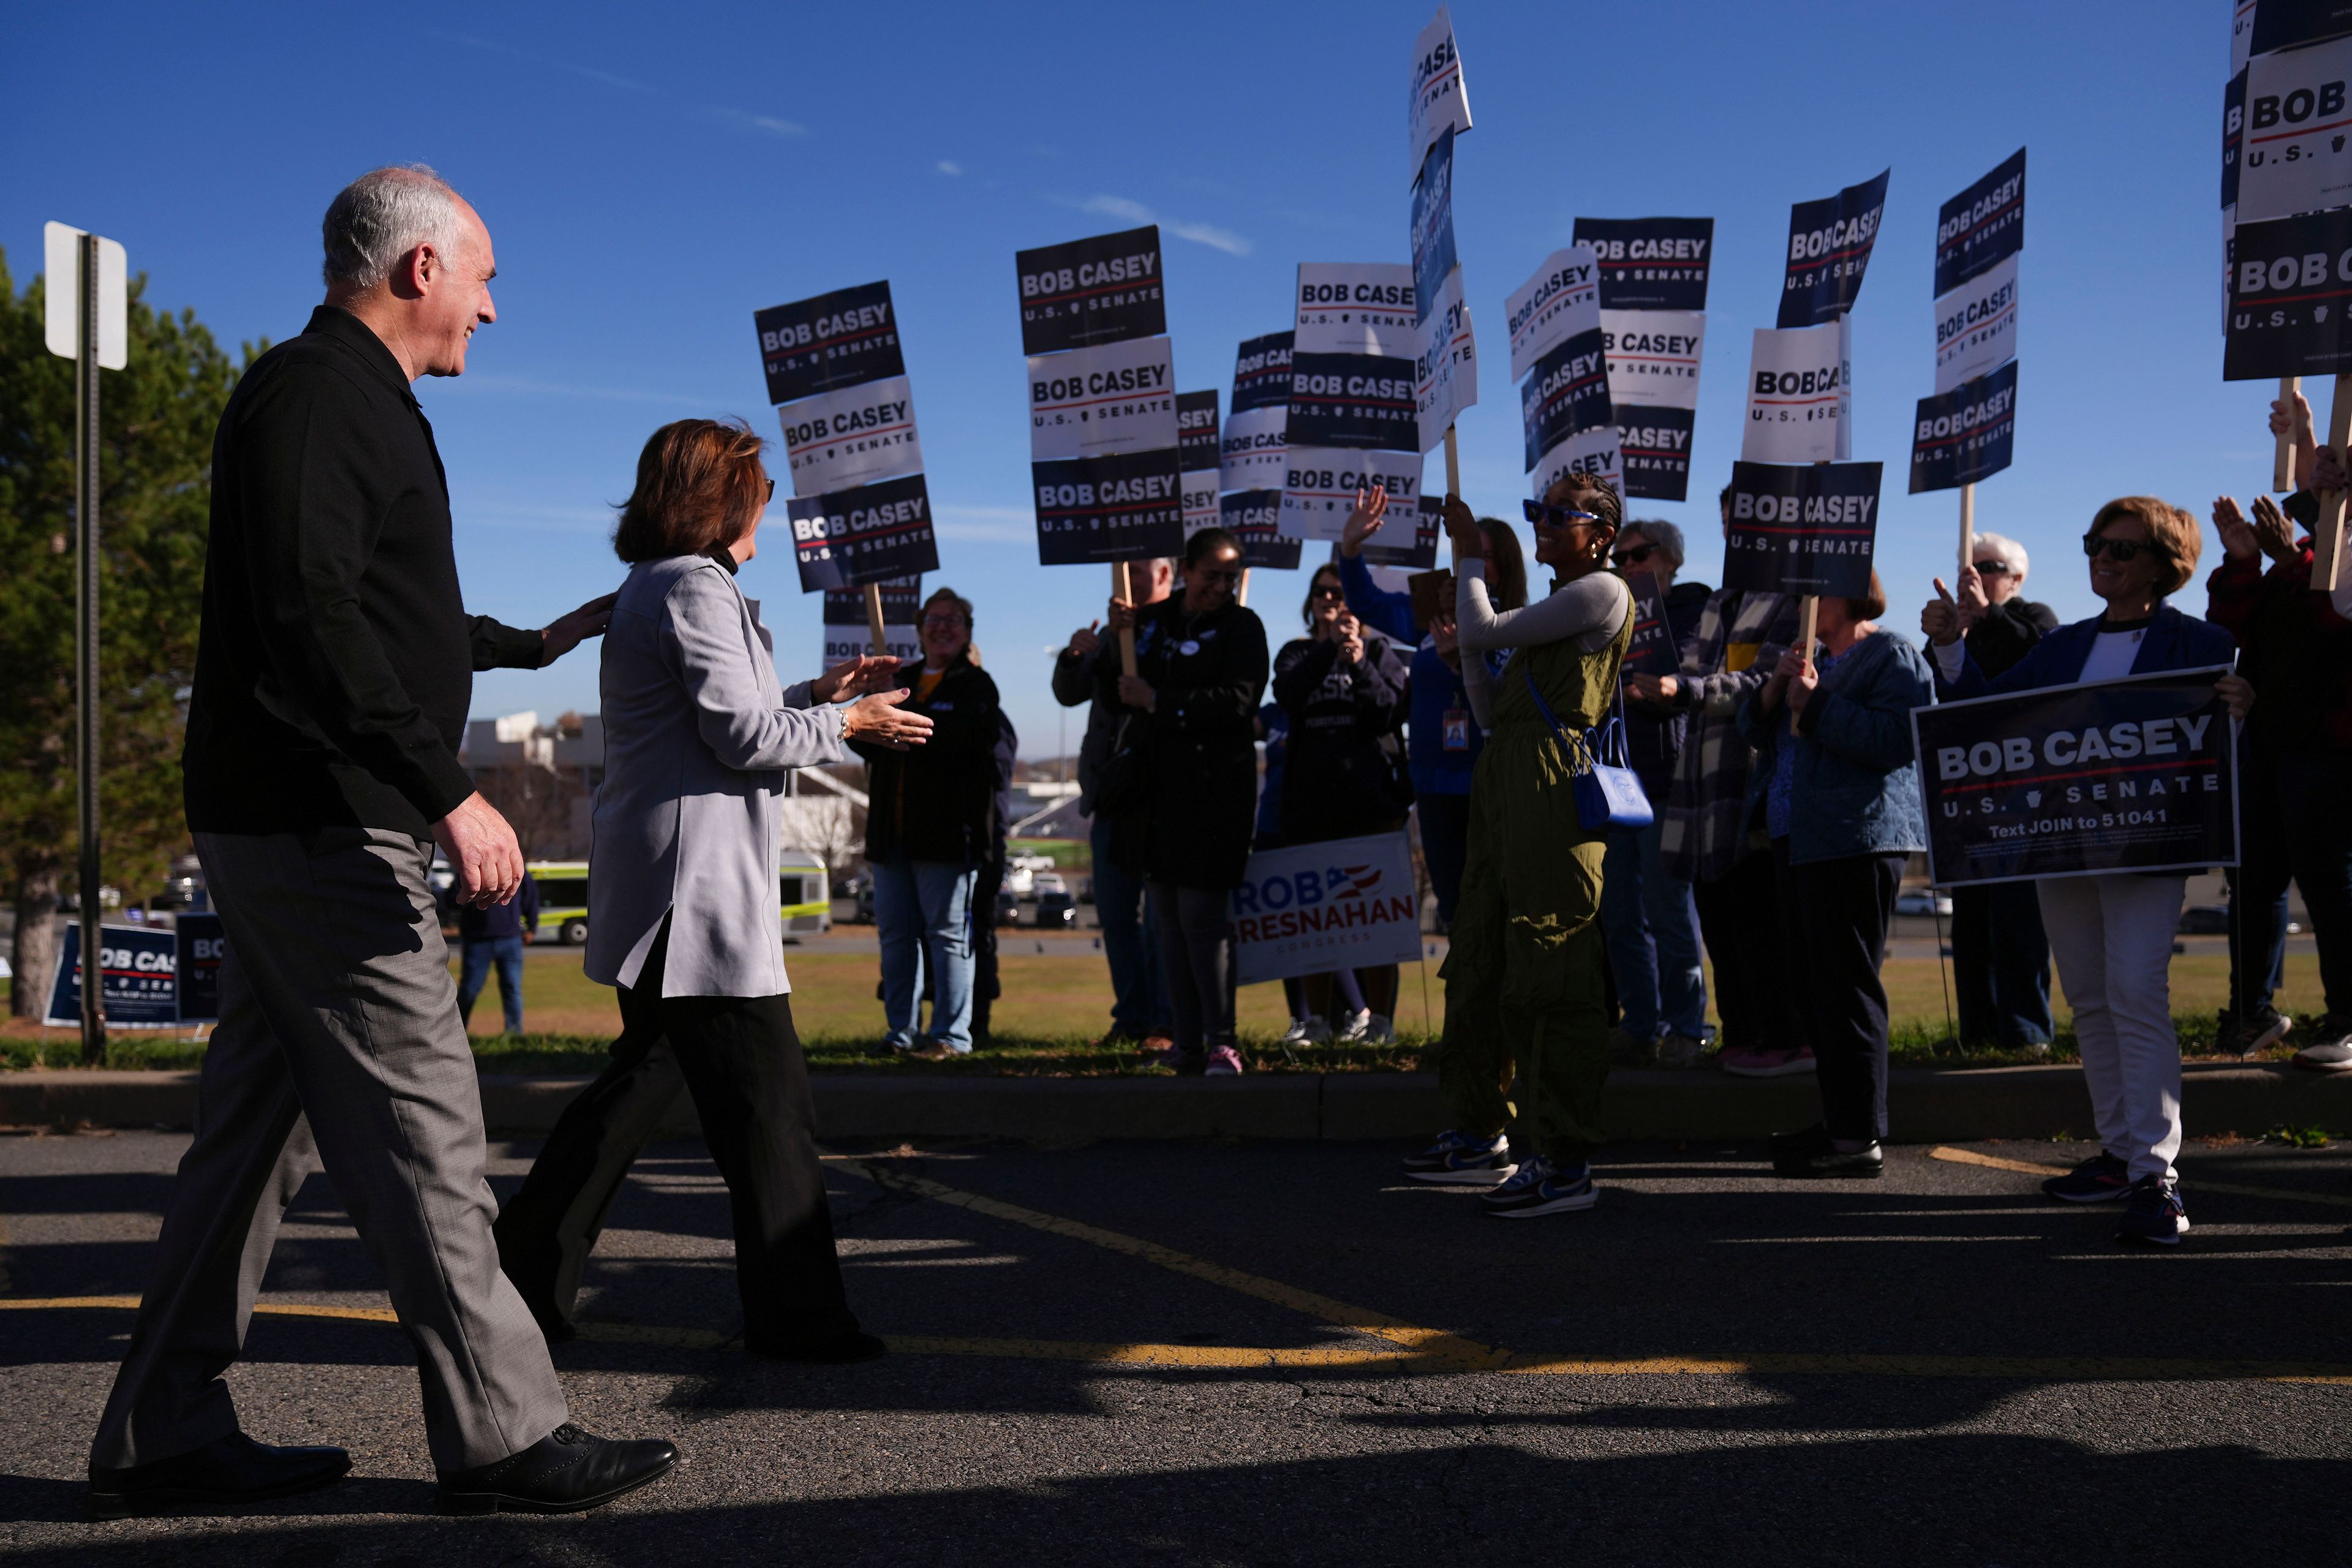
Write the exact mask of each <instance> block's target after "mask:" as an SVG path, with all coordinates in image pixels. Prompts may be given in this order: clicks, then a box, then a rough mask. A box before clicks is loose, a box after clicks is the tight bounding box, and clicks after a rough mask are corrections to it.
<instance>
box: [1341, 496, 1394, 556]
mask: <svg viewBox="0 0 2352 1568" xmlns="http://www.w3.org/2000/svg"><path fill="white" fill-rule="evenodd" d="M1388 514H1389V492H1388V491H1387V490H1385V489H1381V487H1379V486H1377V485H1375V486H1374V487H1372V488H1371V489H1368V490H1365V489H1360V490H1358V491H1357V492H1356V510H1353V511H1351V512H1349V514H1348V522H1347V526H1346V527H1344V528H1342V529H1340V531H1339V553H1340V554H1342V555H1345V556H1347V557H1348V558H1349V560H1353V559H1354V558H1355V557H1357V556H1359V555H1361V554H1362V553H1363V552H1364V541H1365V540H1367V539H1370V537H1371V536H1372V535H1373V534H1375V533H1378V532H1379V531H1381V521H1382V520H1384V519H1385V518H1386V517H1387V516H1388Z"/></svg>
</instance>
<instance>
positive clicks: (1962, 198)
mask: <svg viewBox="0 0 2352 1568" xmlns="http://www.w3.org/2000/svg"><path fill="white" fill-rule="evenodd" d="M2024 248H2025V149H2024V148H2022V147H2020V148H2019V149H2018V150H2017V151H2016V152H2014V153H2011V154H2010V155H2009V156H2008V158H2006V159H2005V160H2003V161H2002V163H2001V165H2000V168H1998V169H1995V170H1994V171H1993V172H1992V173H1991V174H1987V175H1986V176H1985V177H1984V178H1983V179H1981V180H1979V181H1978V182H1977V183H1976V184H1973V185H1970V186H1969V188H1968V189H1967V190H1965V191H1962V192H1961V193H1960V194H1959V195H1957V196H1954V197H1953V198H1952V199H1951V200H1950V201H1948V202H1946V203H1945V204H1944V205H1943V206H1942V207H1941V208H1940V209H1938V210H1937V214H1936V293H1937V295H1938V296H1939V297H1940V296H1942V295H1945V294H1948V293H1950V292H1951V291H1952V290H1953V289H1957V288H1958V287H1959V286H1960V285H1961V284H1963V283H1965V282H1967V281H1968V280H1969V279H1971V278H1975V277H1978V276H1979V275H1980V274H1982V273H1985V272H1988V271H1990V270H1991V269H1992V268H1995V267H1998V266H1999V265H2000V263H2001V262H2003V261H2006V260H2007V259H2009V258H2011V257H2012V256H2015V255H2016V254H2017V253H2018V252H2019V251H2021V250H2022V249H2024Z"/></svg>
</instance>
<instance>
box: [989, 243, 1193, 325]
mask: <svg viewBox="0 0 2352 1568" xmlns="http://www.w3.org/2000/svg"><path fill="white" fill-rule="evenodd" d="M1013 269H1014V270H1015V271H1016V272H1017V273H1018V274H1019V275H1020V280H1021V352H1022V353H1024V354H1050V353H1062V352H1063V351H1065V350H1066V349H1086V348H1093V347H1095V346H1097V344H1101V343H1116V342H1125V341H1126V340H1127V339H1129V338H1156V337H1160V336H1161V335H1163V334H1165V333H1166V332H1167V331H1168V300H1167V297H1166V295H1165V294H1164V293H1163V291H1162V290H1161V288H1160V227H1159V226H1158V225H1157V224H1151V225H1147V226H1144V227H1142V228H1130V229H1128V230H1125V231H1124V232H1122V233H1119V234H1103V235H1097V236H1096V237H1093V238H1092V239H1074V240H1072V241H1070V242H1069V243H1068V244H1067V245H1049V246H1045V247H1042V248H1040V249H1037V250H1023V251H1018V252H1015V253H1014V255H1013Z"/></svg>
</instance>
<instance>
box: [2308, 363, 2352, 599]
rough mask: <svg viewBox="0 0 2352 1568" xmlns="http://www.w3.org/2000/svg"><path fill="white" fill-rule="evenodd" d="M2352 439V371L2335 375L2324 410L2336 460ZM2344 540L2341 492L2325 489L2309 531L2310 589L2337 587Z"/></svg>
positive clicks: (2330, 447)
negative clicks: (2332, 395)
mask: <svg viewBox="0 0 2352 1568" xmlns="http://www.w3.org/2000/svg"><path fill="white" fill-rule="evenodd" d="M2347 442H2352V375H2339V376H2337V377H2336V396H2335V399H2334V401H2333V403H2332V404H2331V405H2329V407H2328V410H2327V449H2328V450H2329V451H2331V452H2334V453H2335V454H2336V462H2337V463H2339V464H2340V463H2342V462H2343V461H2344V459H2345V455H2346V446H2347ZM2343 542H2344V492H2343V491H2342V490H2325V491H2322V492H2321V494H2320V497H2319V522H2318V524H2317V526H2315V528H2313V529H2312V531H2311V590H2312V592H2313V593H2315V594H2332V593H2334V592H2335V591H2336V572H2337V570H2338V569H2339V567H2340V565H2341V560H2340V558H2341V556H2342V555H2343V550H2342V545H2343Z"/></svg>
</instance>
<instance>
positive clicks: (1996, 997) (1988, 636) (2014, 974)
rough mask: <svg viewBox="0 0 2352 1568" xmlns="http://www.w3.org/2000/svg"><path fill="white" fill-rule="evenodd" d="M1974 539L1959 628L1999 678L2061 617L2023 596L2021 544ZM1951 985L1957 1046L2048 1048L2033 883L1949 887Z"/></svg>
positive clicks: (2044, 960) (2044, 962)
mask: <svg viewBox="0 0 2352 1568" xmlns="http://www.w3.org/2000/svg"><path fill="white" fill-rule="evenodd" d="M1976 541H1977V546H1976V551H1975V554H1974V556H1973V561H1972V565H1971V568H1970V570H1969V571H1967V572H1964V573H1962V574H1960V582H1959V588H1958V604H1959V606H1960V623H1961V625H1963V626H1967V627H1968V631H1967V633H1966V636H1965V640H1966V642H1967V643H1968V646H1969V658H1973V659H1975V660H1976V661H1977V668H1979V669H1981V670H1983V671H1984V672H1985V674H1986V675H1987V676H1989V677H1991V676H1999V675H2000V674H2002V673H2003V672H2004V671H2006V670H2008V669H2009V668H2010V667H2011V666H2012V665H2014V664H2016V663H2017V661H2018V660H2020V659H2021V658H2024V657H2025V656H2026V655H2027V654H2028V653H2029V652H2031V651H2032V647H2033V645H2034V644H2035V643H2038V642H2040V641H2041V640H2042V637H2044V636H2045V635H2047V634H2048V633H2050V632H2052V631H2053V630H2055V629H2056V628H2057V626H2058V616H2057V613H2056V612H2055V611H2053V610H2052V609H2051V608H2050V606H2049V605H2037V604H2035V603H2033V602H2032V600H2029V599H2027V598H2025V597H2024V596H2023V594H2022V590H2023V588H2024V587H2025V572H2026V567H2027V565H2028V564H2029V563H2028V561H2027V558H2026V554H2025V547H2024V546H2023V545H2021V544H2020V543H2018V542H2017V541H2015V540H2013V539H2010V538H2008V537H2006V536H2004V535H2001V534H1998V533H1979V534H1978V535H1977V536H1976ZM1952 988H1953V990H1955V991H1956V992H1958V1005H1959V1012H1960V1044H1961V1045H1963V1046H1998V1047H2001V1048H2002V1049H2004V1050H2012V1051H2016V1050H2024V1051H2034V1052H2041V1051H2046V1050H2048V1049H2049V1048H2050V1034H2051V1028H2052V1022H2053V1021H2052V1018H2051V1016H2050V940H2049V938H2048V937H2046V936H2045V935H2043V934H2042V904H2041V901H2040V900H2039V899H2037V898H2036V897H2035V895H2034V891H2033V884H2032V883H2031V882H1998V883H1995V884H1994V885H1992V886H1991V887H1986V888H1955V889H1952Z"/></svg>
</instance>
